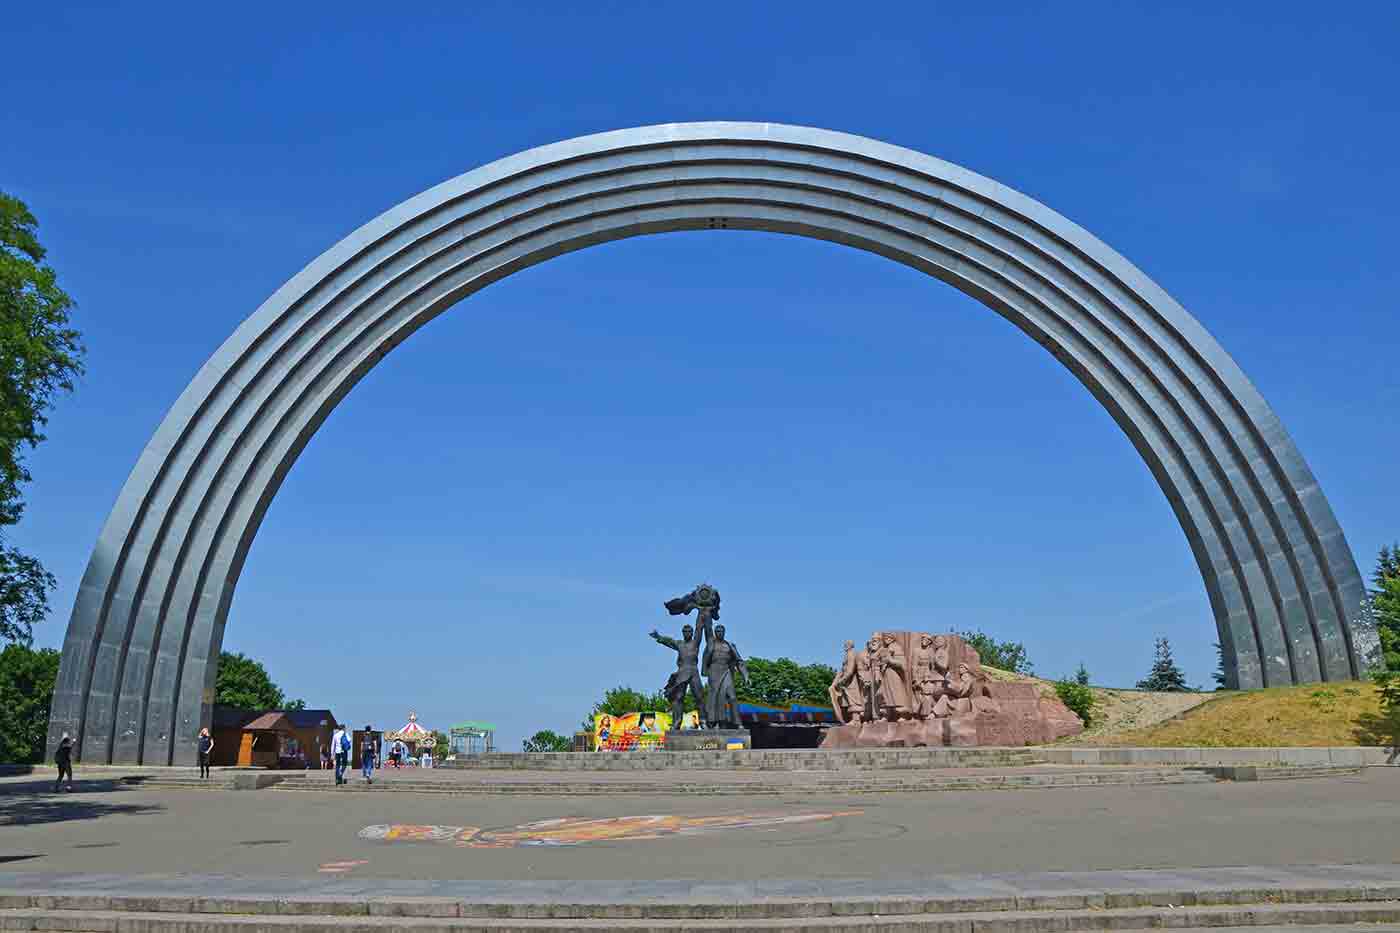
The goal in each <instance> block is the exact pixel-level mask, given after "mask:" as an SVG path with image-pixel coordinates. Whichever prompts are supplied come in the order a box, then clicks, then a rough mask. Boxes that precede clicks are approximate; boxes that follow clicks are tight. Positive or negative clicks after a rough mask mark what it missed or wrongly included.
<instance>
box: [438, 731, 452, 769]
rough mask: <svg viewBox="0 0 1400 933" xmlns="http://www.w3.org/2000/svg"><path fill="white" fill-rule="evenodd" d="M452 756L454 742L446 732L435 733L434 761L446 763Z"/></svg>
mask: <svg viewBox="0 0 1400 933" xmlns="http://www.w3.org/2000/svg"><path fill="white" fill-rule="evenodd" d="M450 754H452V740H451V739H449V738H448V736H447V733H446V732H437V731H434V732H433V761H435V762H437V761H446V760H447V756H448V755H450Z"/></svg>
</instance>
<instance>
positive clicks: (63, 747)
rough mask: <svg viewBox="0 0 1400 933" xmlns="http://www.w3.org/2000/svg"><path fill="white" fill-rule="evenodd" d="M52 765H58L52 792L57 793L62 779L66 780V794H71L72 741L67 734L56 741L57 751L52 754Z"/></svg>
mask: <svg viewBox="0 0 1400 933" xmlns="http://www.w3.org/2000/svg"><path fill="white" fill-rule="evenodd" d="M53 763H54V764H56V765H58V780H57V781H54V782H53V792H54V793H55V794H56V793H58V789H59V787H60V786H61V785H62V784H63V779H64V778H65V777H66V778H68V792H69V793H72V792H73V740H72V739H71V738H69V736H68V733H66V732H65V733H63V738H61V739H59V740H58V749H57V750H56V751H54V753H53Z"/></svg>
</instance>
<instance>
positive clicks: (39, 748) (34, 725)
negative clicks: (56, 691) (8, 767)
mask: <svg viewBox="0 0 1400 933" xmlns="http://www.w3.org/2000/svg"><path fill="white" fill-rule="evenodd" d="M57 679H58V652H57V651H54V650H53V649H52V648H41V649H39V650H37V651H36V650H35V649H33V648H30V647H29V646H28V645H21V644H12V645H6V646H5V650H3V651H0V764H19V765H31V764H38V763H39V762H41V761H43V760H44V743H45V740H46V738H47V732H48V728H49V707H50V705H51V704H52V703H53V685H54V681H55V680H57Z"/></svg>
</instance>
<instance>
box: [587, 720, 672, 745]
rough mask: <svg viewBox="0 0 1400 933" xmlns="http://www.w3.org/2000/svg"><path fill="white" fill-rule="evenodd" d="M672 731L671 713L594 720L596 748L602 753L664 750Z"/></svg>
mask: <svg viewBox="0 0 1400 933" xmlns="http://www.w3.org/2000/svg"><path fill="white" fill-rule="evenodd" d="M669 731H671V714H670V713H626V714H625V715H621V716H613V715H610V714H608V713H596V714H595V715H594V716H593V748H594V750H595V751H600V752H630V751H634V750H637V749H646V748H663V747H665V744H666V733H667V732H669Z"/></svg>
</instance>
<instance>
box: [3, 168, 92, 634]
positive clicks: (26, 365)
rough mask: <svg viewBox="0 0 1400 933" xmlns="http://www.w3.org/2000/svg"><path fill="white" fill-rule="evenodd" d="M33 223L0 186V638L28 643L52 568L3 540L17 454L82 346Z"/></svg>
mask: <svg viewBox="0 0 1400 933" xmlns="http://www.w3.org/2000/svg"><path fill="white" fill-rule="evenodd" d="M38 226H39V222H38V221H37V220H36V219H35V218H34V215H33V214H31V213H30V212H29V208H28V207H27V206H25V204H24V202H23V201H21V200H19V199H18V198H14V197H11V196H10V195H8V194H5V193H4V192H0V639H5V640H9V641H20V642H23V643H25V644H26V645H27V644H29V641H30V639H31V638H32V636H33V630H34V624H35V623H36V622H39V621H41V620H42V619H43V618H44V616H45V615H47V614H48V606H49V592H50V591H52V590H53V588H54V586H55V581H54V578H53V575H52V574H50V573H49V572H48V571H46V570H45V569H44V568H43V565H42V564H40V563H39V561H38V560H36V559H35V558H33V557H29V556H28V555H25V554H23V553H21V552H20V551H18V550H16V549H15V548H13V547H11V546H10V545H9V544H7V543H6V542H5V531H6V529H7V528H9V527H11V526H13V525H15V524H16V523H17V522H19V520H20V518H21V516H23V514H24V499H23V497H22V496H21V495H20V486H21V485H22V484H24V483H26V482H28V481H29V480H30V478H31V477H30V474H29V470H28V469H27V468H26V466H25V462H24V455H25V452H26V451H27V450H30V449H33V448H34V447H35V446H37V445H38V444H39V443H40V442H41V441H43V440H44V433H43V428H44V426H45V425H46V424H47V423H48V412H49V410H50V409H51V408H52V407H53V401H54V397H55V396H56V395H58V393H60V392H71V391H72V389H73V383H74V381H75V380H76V379H77V377H78V376H79V375H80V374H81V373H82V355H83V347H82V343H81V341H80V337H79V334H78V332H77V331H76V330H74V329H73V328H72V327H71V326H69V319H68V313H69V311H71V310H72V308H73V299H72V298H70V297H69V296H68V295H67V294H66V293H65V292H64V291H63V289H61V288H59V287H58V277H57V275H56V274H55V273H54V270H53V269H52V268H51V267H49V266H48V265H45V264H44V256H45V250H44V247H43V246H42V245H41V244H40V243H39V237H38Z"/></svg>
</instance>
